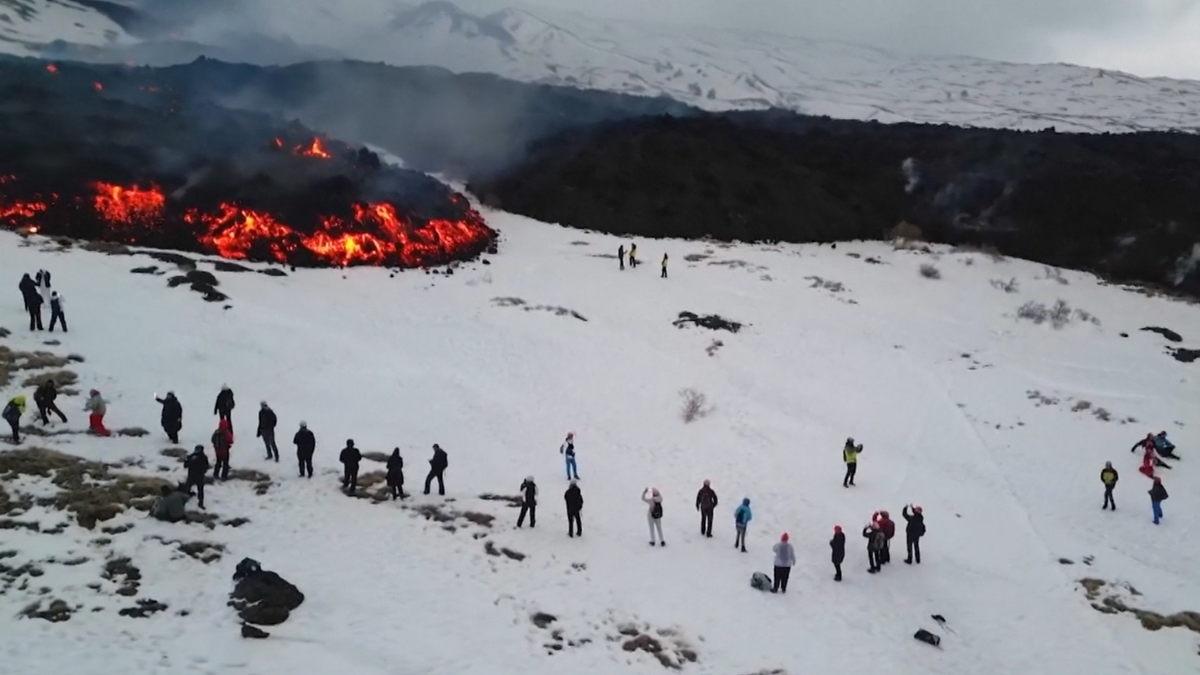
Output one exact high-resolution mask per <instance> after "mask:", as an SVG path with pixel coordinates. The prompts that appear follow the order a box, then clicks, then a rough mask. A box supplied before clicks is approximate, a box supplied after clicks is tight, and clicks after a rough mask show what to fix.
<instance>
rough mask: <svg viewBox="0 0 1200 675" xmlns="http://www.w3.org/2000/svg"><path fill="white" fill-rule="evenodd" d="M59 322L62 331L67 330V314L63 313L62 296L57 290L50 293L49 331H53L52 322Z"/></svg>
mask: <svg viewBox="0 0 1200 675" xmlns="http://www.w3.org/2000/svg"><path fill="white" fill-rule="evenodd" d="M56 323H61V324H62V329H63V332H64V333H65V332H67V315H66V314H63V296H61V295H59V294H58V291H51V293H50V332H51V333H53V332H54V324H56Z"/></svg>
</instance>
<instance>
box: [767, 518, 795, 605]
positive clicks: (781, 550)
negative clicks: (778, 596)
mask: <svg viewBox="0 0 1200 675" xmlns="http://www.w3.org/2000/svg"><path fill="white" fill-rule="evenodd" d="M771 550H772V551H773V552H774V553H775V584H774V585H773V586H772V587H771V592H772V593H787V584H788V577H789V576H791V574H792V567H794V566H795V565H796V549H794V548H792V545H791V544H790V543H789V542H788V533H787V532H784V533H783V535H782V536H780V537H779V543H777V544H775V546H774V547H773V548H772V549H771Z"/></svg>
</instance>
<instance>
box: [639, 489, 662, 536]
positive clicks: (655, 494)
mask: <svg viewBox="0 0 1200 675" xmlns="http://www.w3.org/2000/svg"><path fill="white" fill-rule="evenodd" d="M642 501H644V502H646V504H647V505H648V506H647V508H646V524H647V525H649V526H650V545H651V546H653V545H654V543H655V542H654V533H655V532H658V545H659V546H666V545H667V542H666V540H664V539H663V533H662V517H663V505H662V493H660V492H659V491H658V488H646V489H645V490H642Z"/></svg>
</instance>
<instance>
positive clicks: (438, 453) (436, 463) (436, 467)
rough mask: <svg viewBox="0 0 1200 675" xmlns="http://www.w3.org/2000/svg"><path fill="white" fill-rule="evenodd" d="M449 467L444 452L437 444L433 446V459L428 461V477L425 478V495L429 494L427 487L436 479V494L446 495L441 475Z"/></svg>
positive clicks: (448, 461)
mask: <svg viewBox="0 0 1200 675" xmlns="http://www.w3.org/2000/svg"><path fill="white" fill-rule="evenodd" d="M449 466H450V458H449V457H447V456H446V451H445V450H442V448H441V446H440V445H438V444H437V443H434V444H433V457H432V458H430V460H429V475H428V476H425V494H429V486H430V484H431V483H433V479H434V478H436V479H437V482H438V494H439V495H445V494H446V485H445V483H443V482H442V474H444V473H446V469H447V468H448V467H449Z"/></svg>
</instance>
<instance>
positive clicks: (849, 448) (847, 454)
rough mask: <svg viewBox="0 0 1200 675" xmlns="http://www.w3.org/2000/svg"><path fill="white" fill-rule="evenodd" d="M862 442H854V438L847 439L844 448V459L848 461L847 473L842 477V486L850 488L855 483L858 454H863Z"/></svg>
mask: <svg viewBox="0 0 1200 675" xmlns="http://www.w3.org/2000/svg"><path fill="white" fill-rule="evenodd" d="M862 451H863V446H862V443H859V444H858V445H855V444H854V439H853V438H847V439H846V445H845V446H844V447H843V448H842V461H843V462H845V463H846V475H845V477H843V478H842V487H844V488H848V487H850V486H851V485H854V474H856V473H858V456H859V455H861V454H862Z"/></svg>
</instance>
